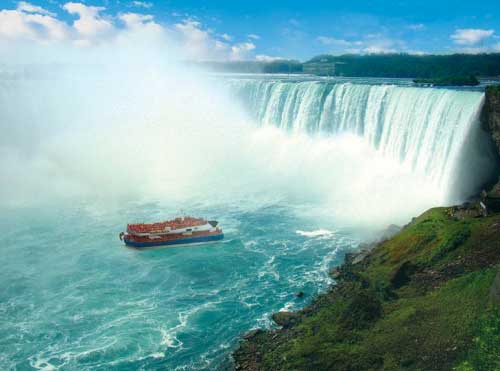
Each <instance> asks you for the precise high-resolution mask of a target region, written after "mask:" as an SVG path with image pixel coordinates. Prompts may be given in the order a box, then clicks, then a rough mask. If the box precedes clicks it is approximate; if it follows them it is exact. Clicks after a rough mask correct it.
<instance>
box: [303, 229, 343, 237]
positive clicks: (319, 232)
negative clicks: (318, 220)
mask: <svg viewBox="0 0 500 371" xmlns="http://www.w3.org/2000/svg"><path fill="white" fill-rule="evenodd" d="M295 233H297V234H299V235H301V236H304V237H325V236H326V237H330V236H332V235H333V234H334V233H335V232H332V231H329V230H328V229H317V230H315V231H301V230H297V231H295Z"/></svg>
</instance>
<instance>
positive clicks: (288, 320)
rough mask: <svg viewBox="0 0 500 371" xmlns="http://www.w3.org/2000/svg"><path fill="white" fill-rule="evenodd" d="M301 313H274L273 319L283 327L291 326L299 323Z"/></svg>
mask: <svg viewBox="0 0 500 371" xmlns="http://www.w3.org/2000/svg"><path fill="white" fill-rule="evenodd" d="M298 319H299V315H298V314H297V313H294V312H278V313H274V314H273V316H272V320H273V321H274V322H275V323H276V324H277V325H279V326H283V328H289V327H291V326H293V325H294V324H296V323H297V320H298Z"/></svg>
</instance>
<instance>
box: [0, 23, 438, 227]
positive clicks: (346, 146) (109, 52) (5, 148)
mask: <svg viewBox="0 0 500 371" xmlns="http://www.w3.org/2000/svg"><path fill="white" fill-rule="evenodd" d="M138 40H141V42H140V43H139V42H137V41H138ZM179 50H180V49H179V48H178V47H177V45H176V42H175V40H172V39H171V38H170V37H169V36H168V35H162V34H161V33H159V31H158V30H155V32H153V33H150V32H144V30H138V31H129V32H127V33H125V34H123V35H121V36H120V37H119V38H117V39H115V40H113V41H112V42H108V43H107V44H105V45H102V44H101V45H97V46H90V47H86V48H79V47H76V46H73V45H71V44H67V43H66V44H58V45H49V46H33V47H31V46H30V45H24V46H22V47H21V48H18V50H17V53H15V55H16V58H15V63H12V59H11V60H10V63H5V61H6V59H5V58H6V57H7V56H9V57H11V56H12V51H10V52H9V53H4V54H3V55H2V57H3V63H2V65H3V66H4V69H7V70H8V71H10V72H9V74H6V73H4V74H3V75H2V76H3V77H2V79H1V81H0V83H1V86H0V106H1V108H2V109H1V110H0V125H1V126H0V128H1V130H2V132H3V133H5V134H6V135H3V136H2V138H1V139H0V169H1V174H2V176H1V178H0V189H1V190H0V207H29V206H35V205H40V204H47V203H54V204H63V205H71V204H73V203H74V202H75V201H77V202H86V203H95V204H99V205H101V206H102V207H106V205H113V204H116V203H121V202H127V201H137V200H141V201H144V200H148V201H151V200H154V201H164V202H169V201H175V202H176V203H183V202H184V203H189V202H193V200H196V202H202V203H207V204H209V205H210V203H217V204H221V205H227V207H228V208H230V207H236V206H237V207H245V205H251V206H252V207H255V206H256V205H262V204H273V203H284V204H286V205H288V206H290V207H292V208H293V207H294V206H297V207H299V208H300V207H302V206H304V205H312V207H313V209H315V210H322V211H321V212H322V213H323V214H326V215H329V216H331V217H332V218H334V219H335V220H336V221H337V222H339V223H343V224H345V225H355V226H371V227H379V226H385V225H387V224H390V223H403V222H405V221H407V220H408V219H409V218H410V217H411V216H413V215H415V214H417V213H419V212H420V211H423V210H424V209H425V208H427V207H429V206H432V205H436V204H439V203H440V202H441V201H442V200H443V197H444V195H443V194H442V191H441V190H440V189H439V187H438V186H436V185H435V184H433V183H432V182H430V181H429V179H427V178H426V177H425V176H423V175H422V174H418V173H414V172H412V171H411V170H410V169H408V168H407V167H404V166H402V165H401V164H399V163H398V162H397V161H395V160H392V159H390V158H388V157H384V156H383V155H382V154H380V153H378V152H377V151H376V150H374V149H373V148H372V147H371V146H370V145H369V144H368V143H367V142H366V141H364V140H363V139H362V138H359V137H356V136H354V135H339V136H334V137H331V136H330V137H325V136H321V135H315V136H309V135H307V134H301V133H295V134H290V133H286V132H284V131H282V130H280V129H278V128H272V127H259V126H258V125H257V124H256V123H255V122H252V120H251V119H250V118H249V117H248V115H247V114H246V113H245V112H244V110H243V109H242V108H241V105H240V103H239V102H237V101H236V100H235V99H234V98H233V97H232V96H231V95H230V92H229V91H226V90H225V89H224V87H223V86H221V84H214V83H213V80H212V79H210V78H207V75H206V74H204V73H203V71H200V70H195V69H193V68H189V67H186V66H185V65H184V64H183V63H182V62H181V61H182V59H183V58H182V54H180V51H179ZM310 210H312V209H310Z"/></svg>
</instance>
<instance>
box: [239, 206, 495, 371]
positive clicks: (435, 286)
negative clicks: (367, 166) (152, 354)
mask: <svg viewBox="0 0 500 371" xmlns="http://www.w3.org/2000/svg"><path fill="white" fill-rule="evenodd" d="M499 235H500V215H494V216H491V217H488V218H475V219H473V218H470V219H466V220H462V221H457V220H454V219H453V218H451V217H450V216H449V214H448V210H447V209H445V208H436V209H431V210H429V211H428V212H426V213H424V214H423V215H421V216H420V217H419V218H417V219H416V220H415V221H414V222H413V223H411V224H410V225H409V226H407V227H406V228H405V229H403V230H402V231H401V232H400V233H399V234H398V235H396V236H395V237H393V238H392V239H390V240H388V241H386V242H384V243H382V244H381V245H379V246H378V247H376V248H375V249H374V250H373V251H372V253H371V254H370V255H369V256H368V258H367V259H365V260H364V261H363V262H362V263H360V264H357V265H354V266H352V265H351V266H349V265H347V266H344V267H343V271H344V273H346V271H348V272H347V273H349V274H344V277H346V278H345V279H344V280H343V279H342V277H341V278H340V281H339V284H338V286H337V288H336V289H334V290H333V291H332V292H330V293H327V294H325V295H323V297H320V298H319V299H318V300H317V301H316V303H313V304H312V305H311V309H310V310H305V311H303V312H301V313H300V319H299V320H298V324H297V325H295V326H293V327H292V328H291V329H287V330H282V331H277V332H268V333H264V334H263V335H262V336H260V337H259V338H258V339H257V340H255V341H254V342H253V343H251V342H249V343H244V344H243V345H242V350H243V352H244V351H245V349H246V348H245V347H248V349H251V351H252V352H256V351H257V350H258V352H259V354H260V356H259V357H260V358H259V362H257V366H256V367H254V368H251V369H262V370H339V371H342V370H345V371H347V370H349V371H355V370H401V369H404V370H453V369H454V370H456V371H471V370H474V371H482V370H498V371H500V363H499V362H500V360H499V354H500V310H499V309H498V308H496V309H495V308H492V307H491V305H490V304H489V303H490V302H489V289H490V286H491V284H492V282H493V280H494V277H495V275H496V273H497V271H498V263H500V238H499ZM495 264H497V265H495Z"/></svg>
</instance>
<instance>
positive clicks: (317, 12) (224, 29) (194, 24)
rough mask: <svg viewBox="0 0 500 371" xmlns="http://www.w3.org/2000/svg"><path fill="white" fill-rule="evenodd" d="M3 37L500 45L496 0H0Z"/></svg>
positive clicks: (257, 46) (252, 51) (259, 55)
mask: <svg viewBox="0 0 500 371" xmlns="http://www.w3.org/2000/svg"><path fill="white" fill-rule="evenodd" d="M0 9H2V10H1V11H0V39H2V38H4V39H5V38H7V39H9V40H11V41H12V40H16V39H19V38H21V39H22V38H24V39H29V40H32V41H37V42H46V40H44V38H45V39H49V41H50V40H52V39H57V40H62V39H72V40H74V41H75V42H78V43H80V44H81V45H85V44H87V43H95V42H99V40H100V39H104V38H106V37H108V36H109V35H110V34H111V33H112V32H111V31H113V32H117V30H120V29H122V28H124V27H130V26H131V25H132V24H134V25H136V24H141V25H145V24H149V25H152V24H154V25H158V26H159V27H162V28H164V29H166V30H168V32H170V33H172V34H173V35H174V34H175V37H176V38H178V40H180V43H181V44H183V45H184V46H185V48H186V50H187V55H188V57H189V58H192V59H218V60H227V59H229V60H241V59H259V60H270V59H272V58H296V59H300V60H307V59H308V58H310V57H312V56H314V55H317V54H321V53H334V54H341V53H347V52H349V53H379V52H409V53H451V52H461V51H463V52H471V53H477V52H483V51H500V7H499V4H498V0H497V1H492V0H480V1H475V2H473V1H457V0H455V1H451V0H434V1H429V0H423V1H422V0H421V1H415V0H413V1H407V0H401V1H389V0H371V1H355V0H347V1H337V0H334V1H318V0H316V1H311V0H309V1H305V0H304V1H296V0H292V1H274V2H272V1H263V0H253V1H222V0H215V1H213V0H212V1H204V2H202V1H185V0H184V1H180V0H166V1H152V0H145V1H134V0H120V1H116V0H106V1H91V0H88V1H87V0H86V1H85V2H78V1H74V2H64V1H63V2H58V1H57V0H39V1H37V0H32V1H30V2H17V1H10V0H9V1H6V0H1V1H0Z"/></svg>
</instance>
